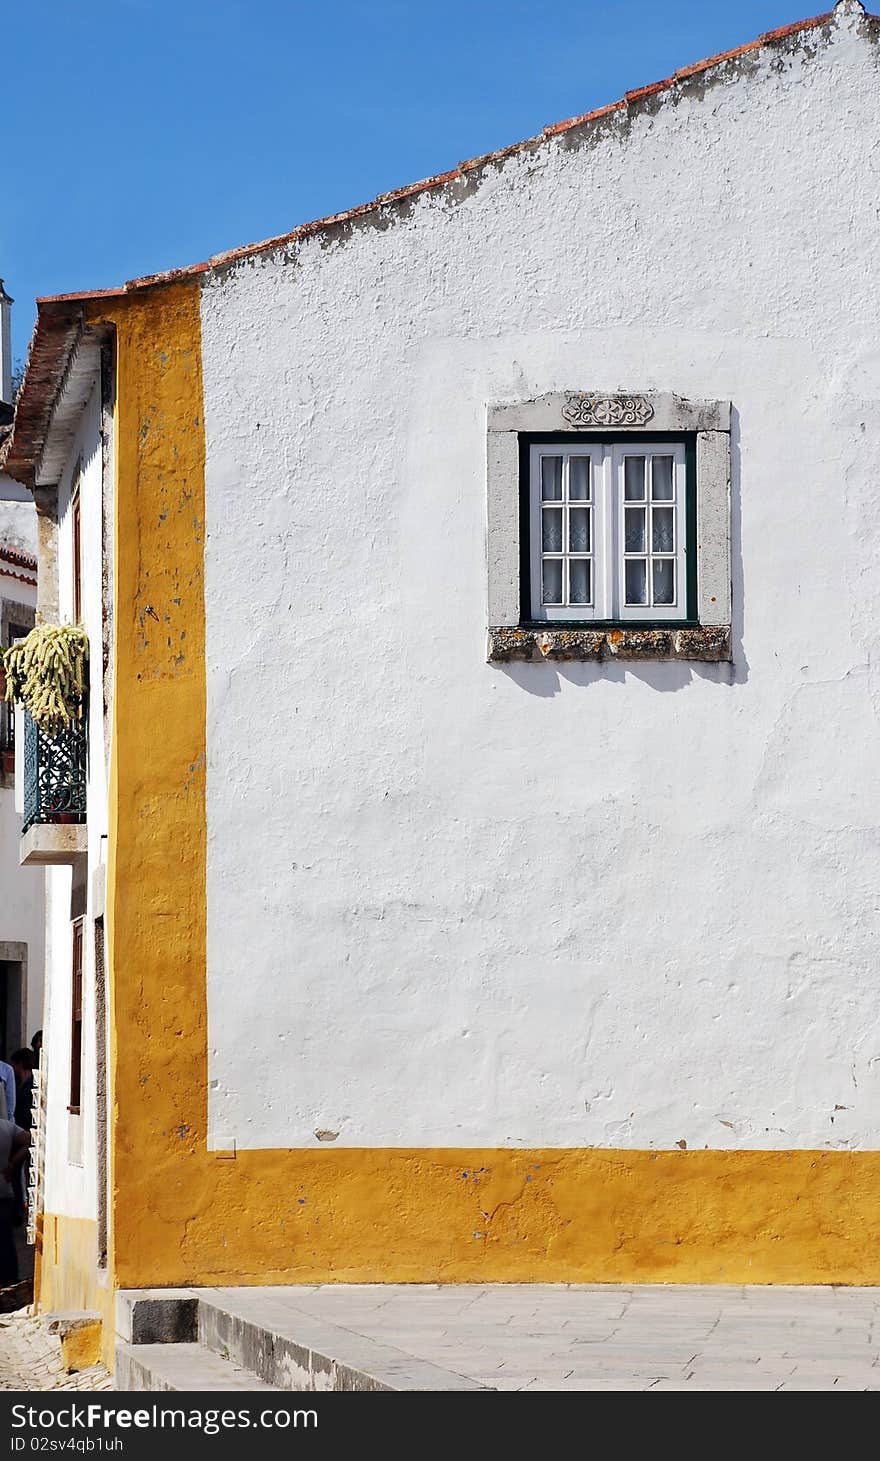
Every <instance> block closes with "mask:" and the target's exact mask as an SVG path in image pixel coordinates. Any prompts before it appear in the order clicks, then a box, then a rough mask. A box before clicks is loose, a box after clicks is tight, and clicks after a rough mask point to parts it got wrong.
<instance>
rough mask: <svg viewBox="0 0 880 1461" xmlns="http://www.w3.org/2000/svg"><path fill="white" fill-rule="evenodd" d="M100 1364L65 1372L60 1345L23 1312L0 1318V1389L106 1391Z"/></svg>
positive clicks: (43, 1326)
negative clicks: (77, 1370) (75, 1371)
mask: <svg viewBox="0 0 880 1461" xmlns="http://www.w3.org/2000/svg"><path fill="white" fill-rule="evenodd" d="M111 1386H112V1381H111V1378H110V1375H109V1373H108V1371H107V1370H105V1369H104V1367H103V1365H92V1366H91V1368H89V1369H87V1370H80V1371H79V1372H78V1373H76V1374H72V1375H69V1374H67V1373H65V1370H64V1366H63V1364H62V1362H61V1342H60V1340H59V1338H58V1336H57V1334H50V1333H49V1331H48V1328H47V1326H46V1324H45V1322H44V1321H42V1320H39V1319H34V1318H32V1317H31V1316H30V1314H29V1313H28V1310H27V1309H20V1310H19V1311H18V1312H17V1313H14V1314H2V1315H0V1390H109V1389H110V1388H111Z"/></svg>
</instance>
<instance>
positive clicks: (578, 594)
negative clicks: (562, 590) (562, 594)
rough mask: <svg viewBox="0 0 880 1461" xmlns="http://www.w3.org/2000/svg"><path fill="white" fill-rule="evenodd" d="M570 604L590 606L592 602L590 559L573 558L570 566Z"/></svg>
mask: <svg viewBox="0 0 880 1461" xmlns="http://www.w3.org/2000/svg"><path fill="white" fill-rule="evenodd" d="M568 582H569V602H570V603H572V604H588V603H589V602H590V561H589V559H588V558H572V559H571V561H570V562H569V565H568Z"/></svg>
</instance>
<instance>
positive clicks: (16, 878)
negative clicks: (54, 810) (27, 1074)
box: [0, 279, 45, 1058]
mask: <svg viewBox="0 0 880 1461" xmlns="http://www.w3.org/2000/svg"><path fill="white" fill-rule="evenodd" d="M11 304H12V300H11V299H10V298H9V296H8V294H7V293H6V291H5V289H4V288H3V280H2V279H0V440H2V438H3V437H4V436H5V435H6V434H7V432H8V430H9V423H10V422H11V420H12V370H11V343H10V341H11V332H10V319H9V315H10V306H11ZM36 555H37V516H36V512H35V510H34V502H33V498H32V496H31V494H30V492H28V491H27V489H26V488H25V487H23V486H22V485H21V484H20V483H19V482H15V481H13V480H12V478H11V477H7V476H6V475H5V474H3V473H0V645H2V646H3V648H6V647H7V646H8V645H10V644H12V643H14V641H15V640H16V639H18V638H21V637H23V636H24V635H25V634H26V633H27V632H28V630H29V629H32V628H33V624H34V612H35V609H36V603H37V556H36ZM14 735H15V717H14V715H13V713H12V708H11V707H10V706H7V705H5V704H0V1058H8V1056H9V1055H10V1054H11V1053H12V1051H14V1050H16V1049H17V1048H18V1047H19V1046H21V1045H27V1044H29V1043H30V1039H31V1036H32V1035H33V1034H34V1032H35V1031H36V1030H37V1029H38V1028H39V1027H40V1025H41V1024H42V1020H43V948H44V942H45V939H44V918H45V913H44V906H43V873H42V871H41V870H39V869H35V868H22V867H20V866H19V844H20V842H21V816H20V814H19V812H18V811H17V809H16V806H15V753H14Z"/></svg>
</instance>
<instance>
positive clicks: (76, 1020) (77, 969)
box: [67, 918, 83, 1115]
mask: <svg viewBox="0 0 880 1461" xmlns="http://www.w3.org/2000/svg"><path fill="white" fill-rule="evenodd" d="M82 955H83V920H82V919H81V918H78V919H77V921H76V923H75V924H74V925H73V981H72V988H71V1002H70V1105H69V1106H68V1108H67V1109H68V1111H70V1112H72V1113H73V1114H74V1115H79V1108H80V1098H81V1095H82V983H83V979H82V970H83V965H82Z"/></svg>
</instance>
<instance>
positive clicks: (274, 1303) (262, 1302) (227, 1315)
mask: <svg viewBox="0 0 880 1461" xmlns="http://www.w3.org/2000/svg"><path fill="white" fill-rule="evenodd" d="M196 1292H197V1293H198V1311H197V1323H198V1340H199V1343H200V1344H201V1345H202V1346H203V1347H204V1348H205V1349H207V1350H212V1351H213V1352H214V1353H215V1354H219V1355H225V1356H228V1357H229V1358H230V1359H231V1360H232V1361H234V1363H236V1364H238V1365H241V1366H242V1367H243V1368H245V1369H247V1370H250V1371H251V1372H252V1373H253V1374H255V1375H259V1376H260V1378H261V1379H263V1380H265V1381H266V1383H267V1384H268V1385H269V1386H270V1387H271V1388H273V1389H276V1390H299V1391H306V1390H311V1391H316V1390H324V1391H327V1390H344V1391H364V1390H435V1391H436V1390H441V1391H447V1390H485V1389H486V1388H487V1387H486V1386H483V1385H480V1384H478V1383H477V1382H476V1381H475V1380H471V1379H467V1378H466V1377H465V1376H463V1375H459V1374H456V1373H455V1372H454V1371H452V1370H447V1369H444V1368H442V1367H441V1366H439V1365H435V1364H432V1363H431V1362H430V1361H429V1360H422V1359H419V1358H418V1357H417V1356H415V1355H412V1354H407V1353H405V1352H404V1351H403V1350H400V1349H394V1348H393V1347H392V1346H391V1345H388V1344H383V1343H381V1342H380V1341H378V1340H373V1339H368V1338H367V1337H366V1336H365V1335H362V1334H357V1333H355V1332H353V1331H352V1330H351V1329H343V1328H340V1327H339V1326H338V1325H335V1324H329V1323H327V1322H325V1321H324V1320H323V1319H316V1318H314V1317H313V1316H312V1315H311V1314H307V1313H305V1312H304V1311H303V1310H301V1309H297V1308H296V1307H295V1306H292V1305H291V1304H290V1301H289V1300H285V1298H284V1297H283V1295H282V1296H281V1297H278V1296H276V1295H273V1293H272V1291H271V1290H266V1289H261V1288H251V1289H199V1290H197V1291H196ZM177 1347H178V1346H175V1348H177Z"/></svg>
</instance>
